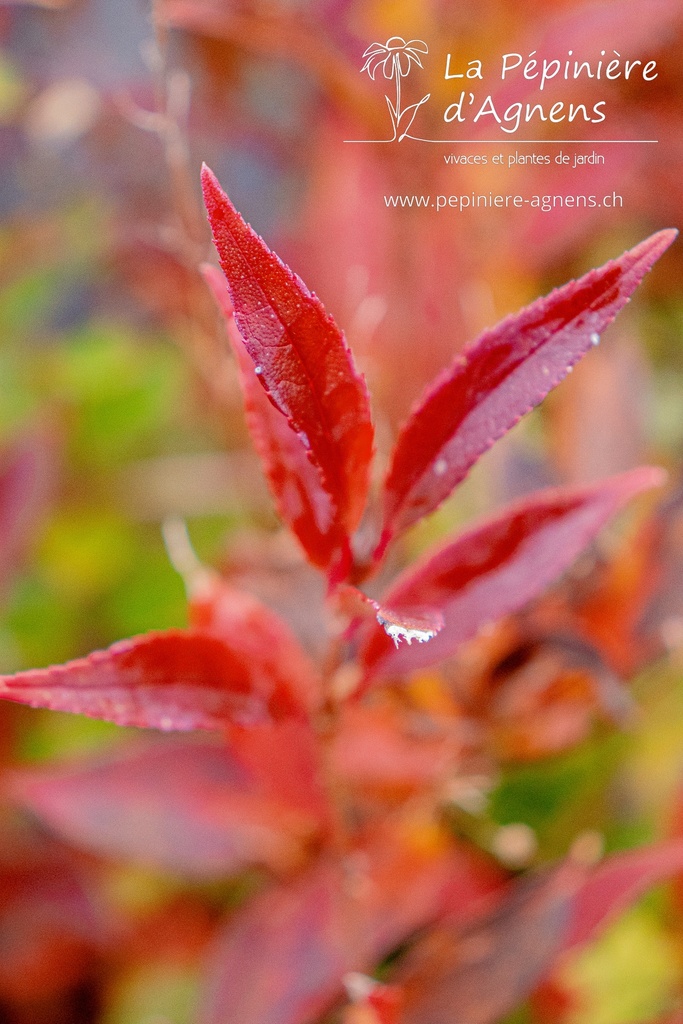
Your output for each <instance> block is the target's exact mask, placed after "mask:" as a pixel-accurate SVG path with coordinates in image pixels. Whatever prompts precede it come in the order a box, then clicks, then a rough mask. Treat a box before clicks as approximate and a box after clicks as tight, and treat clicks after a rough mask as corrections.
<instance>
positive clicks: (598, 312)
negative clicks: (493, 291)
mask: <svg viewBox="0 0 683 1024" xmlns="http://www.w3.org/2000/svg"><path fill="white" fill-rule="evenodd" d="M676 234H677V232H676V231H673V230H668V231H660V232H659V233H658V234H655V235H652V236H651V237H650V238H648V239H646V240H645V241H644V242H641V243H640V245H637V246H636V247H635V248H634V249H631V250H629V251H628V252H626V253H624V254H623V256H621V257H620V258H619V259H618V260H614V261H611V262H609V263H606V264H605V265H604V266H603V267H600V268H599V269H598V270H592V271H591V272H590V273H588V274H586V275H585V277H582V278H580V279H579V280H578V281H571V282H570V283H569V284H566V285H565V286H564V287H563V288H559V289H557V290H556V291H554V292H551V294H550V295H548V296H546V297H545V298H542V299H539V300H538V301H537V302H534V303H533V304H532V305H530V306H527V307H526V308H525V309H523V310H522V311H521V312H520V313H517V314H515V315H514V316H510V317H507V319H505V320H503V321H502V322H501V323H500V324H498V325H497V326H496V327H494V328H493V329H492V330H490V331H486V332H485V333H484V334H483V335H482V336H481V337H480V338H479V339H478V341H477V342H476V343H475V344H474V345H473V346H472V347H471V348H470V349H469V351H467V352H466V353H465V354H463V355H461V356H458V358H457V359H456V360H455V361H454V362H453V364H452V365H451V366H450V368H449V369H448V370H446V371H445V372H444V373H443V374H441V375H440V376H439V377H438V378H437V380H436V381H435V382H434V383H433V384H432V385H431V387H430V388H429V389H428V390H427V392H426V394H425V395H424V397H423V398H422V399H421V401H420V402H419V403H418V405H417V406H416V407H415V408H414V409H413V411H412V413H411V415H410V417H409V419H408V421H407V423H406V424H405V425H404V427H403V429H402V431H401V433H400V435H399V438H398V440H397V443H396V447H395V449H394V453H393V458H392V461H391V465H390V467H389V471H388V474H387V478H386V481H385V485H384V524H383V533H382V540H381V542H380V547H379V548H378V552H377V555H378V556H379V555H381V554H382V552H383V551H384V549H385V548H386V545H387V544H388V542H389V540H390V539H391V537H392V536H394V535H395V534H396V533H398V532H400V531H402V530H405V529H406V528H407V527H408V526H411V525H412V524H413V523H415V522H417V521H418V520H419V519H421V518H422V516H424V515H427V514H428V513H429V512H433V511H434V509H435V508H437V507H438V506H439V505H440V504H441V502H442V501H443V500H444V499H445V498H447V497H448V495H449V494H450V493H451V491H452V490H453V488H454V487H455V486H456V485H457V484H458V483H460V481H461V480H462V479H463V478H464V477H465V476H466V475H467V473H468V472H469V470H470V469H471V467H472V466H473V465H474V463H475V462H476V461H477V459H478V458H479V457H480V456H481V455H482V454H483V453H484V452H485V451H487V450H488V449H489V448H490V447H491V445H492V444H493V443H494V441H496V440H497V439H498V438H499V437H502V436H503V434H505V433H506V432H507V431H508V430H510V428H511V427H513V426H514V425H515V423H517V422H518V420H519V419H521V417H522V416H523V415H524V414H525V413H527V412H529V411H530V410H531V409H533V408H534V406H536V405H538V403H539V402H540V401H541V400H542V399H543V398H545V396H546V395H547V394H548V392H549V391H551V390H552V388H554V387H555V386H556V385H557V384H559V383H560V381H561V380H563V379H564V377H565V376H566V375H567V373H569V371H570V370H571V369H572V367H573V366H574V364H575V363H577V362H578V360H579V359H581V357H582V356H584V355H585V354H586V352H588V351H589V349H590V348H591V347H592V346H593V345H595V344H597V342H598V341H599V340H600V335H601V334H602V332H603V331H604V330H605V328H606V327H607V326H608V324H610V323H611V322H612V320H613V319H614V317H615V316H616V314H617V313H618V312H619V310H620V309H621V308H622V306H624V305H625V303H626V302H628V299H629V296H630V295H631V293H632V292H633V291H634V290H635V288H636V287H637V285H638V284H639V283H640V281H641V280H642V278H643V277H644V275H645V273H646V272H647V271H648V270H649V269H650V267H651V266H652V265H653V263H654V262H655V260H657V259H658V257H659V256H661V254H662V253H663V252H664V251H665V249H667V248H668V246H669V245H671V243H672V242H673V240H674V238H675V237H676Z"/></svg>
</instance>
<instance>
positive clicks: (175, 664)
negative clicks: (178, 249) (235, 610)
mask: <svg viewBox="0 0 683 1024" xmlns="http://www.w3.org/2000/svg"><path fill="white" fill-rule="evenodd" d="M0 697H1V698H4V699H6V700H12V701H16V702H18V703H19V704H28V705H29V706H30V707H43V708H51V709H52V710H53V711H72V712H75V713H76V714H80V715H88V716H89V717H91V718H102V719H104V720H105V721H107V722H115V723H116V724H117V725H136V726H142V727H145V728H151V729H163V730H164V731H179V732H184V731H187V730H190V729H217V730H221V729H224V728H225V727H226V726H227V725H229V724H231V723H233V722H237V723H245V724H246V723H255V722H259V721H267V720H270V719H275V720H278V719H282V718H288V717H297V716H298V717H303V716H304V715H305V710H304V709H303V708H302V707H301V704H300V701H299V699H298V695H297V694H295V693H294V692H293V691H292V688H291V686H290V685H289V680H288V679H287V678H286V676H282V675H279V676H278V675H276V676H273V675H272V674H271V665H270V663H269V661H268V658H267V657H266V658H265V659H264V661H263V662H261V661H259V660H256V659H254V658H251V657H248V656H247V655H245V653H244V652H243V651H242V650H240V648H239V647H238V646H235V647H231V646H230V645H229V644H227V643H226V642H224V641H222V640H219V639H218V638H217V637H215V636H211V635H210V634H207V633H200V632H196V631H183V630H169V631H168V632H166V633H146V634H144V635H143V636H138V637H133V638H132V639H130V640H121V641H119V642H118V643H115V644H114V645H113V646H112V647H109V648H107V649H106V650H104V651H95V652H94V653H93V654H90V655H89V656H88V657H87V658H79V659H78V660H76V661H70V662H67V663H66V664H65V665H52V666H50V667H49V668H44V669H32V670H29V671H27V672H19V673H17V674H16V675H13V676H0Z"/></svg>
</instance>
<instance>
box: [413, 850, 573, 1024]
mask: <svg viewBox="0 0 683 1024" xmlns="http://www.w3.org/2000/svg"><path fill="white" fill-rule="evenodd" d="M583 876H584V871H583V869H582V868H580V867H579V866H578V865H575V864H573V863H572V862H571V861H569V862H567V863H566V864H564V865H562V866H560V867H559V868H557V869H555V870H553V871H551V872H548V873H545V874H542V875H539V876H537V877H535V878H524V879H522V880H521V881H517V882H514V883H512V884H511V885H510V887H509V889H508V891H507V892H506V893H505V895H504V896H503V897H502V898H501V899H500V900H499V902H498V905H497V906H496V907H495V908H494V909H493V911H492V912H490V914H489V915H488V916H486V917H484V918H483V919H480V920H477V921H475V922H473V923H472V924H470V925H469V926H468V927H465V928H463V927H462V926H461V925H460V926H459V925H450V924H449V925H445V924H444V925H441V926H438V927H437V928H435V929H434V930H433V931H431V932H430V933H428V934H427V935H426V936H425V937H424V938H423V939H420V940H418V942H417V943H416V944H415V946H414V947H413V949H412V950H411V952H410V953H409V954H408V957H407V959H406V962H405V964H404V965H403V966H402V967H401V969H400V970H399V972H398V976H397V980H398V982H399V983H400V985H401V988H402V992H403V1000H404V1002H403V1012H402V1015H401V1024H451V1022H453V1021H456V1020H457V1021H467V1024H493V1022H494V1021H497V1020H499V1018H501V1017H502V1016H503V1015H504V1014H505V1013H506V1012H508V1011H509V1010H511V1009H512V1008H513V1007H514V1006H516V1005H517V1004H518V1003H519V1002H521V1001H522V1000H523V999H524V998H525V997H526V996H527V995H529V993H530V992H531V991H532V989H533V988H534V986H535V985H536V984H537V982H538V981H539V980H540V979H541V977H542V976H543V974H544V972H545V971H546V969H547V967H548V966H549V964H550V963H551V962H552V960H553V958H554V956H555V955H556V954H557V952H558V950H559V948H560V945H561V942H562V938H563V936H564V933H565V930H566V927H567V921H568V919H569V915H570V910H571V902H572V899H573V898H574V895H575V893H576V891H577V889H578V887H579V885H580V884H581V880H582V878H583Z"/></svg>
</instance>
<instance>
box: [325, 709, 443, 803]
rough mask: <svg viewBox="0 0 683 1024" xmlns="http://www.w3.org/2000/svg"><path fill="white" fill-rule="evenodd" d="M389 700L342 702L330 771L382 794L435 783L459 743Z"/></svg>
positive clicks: (352, 782) (413, 789)
mask: <svg viewBox="0 0 683 1024" xmlns="http://www.w3.org/2000/svg"><path fill="white" fill-rule="evenodd" d="M429 725H430V726H431V728H429V727H425V719H424V718H423V717H422V716H419V715H413V716H411V715H409V714H405V713H402V711H401V710H400V709H399V708H397V707H393V706H392V705H390V704H380V705H378V706H367V705H365V704H351V705H347V706H346V707H345V708H344V709H343V712H342V715H341V719H340V723H339V728H338V730H337V732H336V735H335V737H334V741H333V743H332V746H331V749H330V757H331V763H332V765H333V767H334V769H335V773H336V774H337V775H338V776H339V777H340V778H341V779H343V780H344V781H345V782H349V783H350V784H351V785H352V786H353V787H354V788H362V789H365V790H370V791H371V792H379V793H380V794H381V795H383V796H386V795H389V796H390V795H392V794H395V795H397V796H399V797H401V796H403V797H405V796H406V795H407V794H409V793H411V792H414V791H416V790H420V789H423V788H424V787H428V786H434V785H438V784H439V782H441V783H443V781H444V780H445V779H447V778H449V777H450V776H451V775H452V773H453V770H454V764H455V763H456V756H457V753H458V750H459V748H458V745H457V744H456V742H455V741H454V739H453V737H452V735H450V734H449V733H448V731H447V730H444V732H443V733H442V732H440V731H439V729H438V726H437V725H436V724H435V723H434V722H433V720H429Z"/></svg>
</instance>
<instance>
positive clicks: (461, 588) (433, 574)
mask: <svg viewBox="0 0 683 1024" xmlns="http://www.w3.org/2000/svg"><path fill="white" fill-rule="evenodd" d="M662 482H663V474H662V472H661V470H657V469H653V468H647V467H642V468H640V469H635V470H632V471H631V472H629V473H623V474H621V475H619V476H616V477H612V478H611V479H609V480H606V481H603V482H602V483H600V484H597V485H593V486H591V487H583V488H572V489H565V490H551V491H544V492H541V493H539V494H535V495H533V496H532V497H531V498H528V499H527V500H525V501H523V502H521V503H519V504H517V505H514V506H512V507H511V508H508V509H506V510H505V511H504V512H503V513H502V514H500V515H498V516H497V517H496V518H495V519H491V520H489V521H488V522H485V523H484V524H483V525H481V526H478V527H475V528H474V529H472V530H470V531H468V532H467V533H465V534H462V535H461V536H460V537H458V539H457V540H455V541H453V542H452V543H450V544H447V545H445V546H444V547H443V548H441V549H440V550H438V551H437V552H436V553H435V554H429V555H427V557H426V558H425V559H424V560H423V561H422V562H420V563H418V564H417V565H416V566H413V567H411V568H409V569H407V570H406V571H405V572H404V573H403V574H402V575H401V576H400V577H399V579H398V580H397V581H396V583H395V584H394V585H393V586H392V587H391V588H390V590H389V592H388V593H387V594H386V595H385V597H384V598H383V603H385V604H386V605H388V606H390V607H392V608H397V609H399V610H400V609H401V608H414V607H416V606H417V607H419V606H420V605H426V606H427V607H430V608H437V609H439V610H440V611H441V612H442V613H443V616H444V620H445V625H444V628H443V629H442V630H441V632H440V633H439V634H438V636H436V637H435V638H434V639H433V640H431V641H430V642H429V643H428V644H420V645H419V646H417V647H407V646H406V645H403V646H402V647H399V648H394V647H393V646H392V645H391V641H390V640H389V639H388V637H386V636H384V635H383V634H382V633H380V632H379V631H378V630H374V631H373V633H372V634H371V635H370V636H369V638H368V639H367V641H366V643H365V645H364V648H363V649H362V651H361V662H362V664H363V666H364V668H365V672H366V677H367V678H370V677H374V676H376V675H378V674H379V673H380V672H381V673H382V674H384V675H386V674H389V673H397V672H401V671H410V670H411V669H415V668H419V667H422V666H424V665H429V664H434V663H435V662H437V661H439V660H440V659H442V658H446V657H448V656H449V655H451V654H453V653H454V651H455V650H457V648H458V647H459V645H460V644H461V643H463V641H465V640H467V639H469V638H470V637H472V636H474V635H475V634H476V633H477V632H478V630H479V629H480V628H481V627H482V626H485V625H486V624H488V623H491V622H494V621H495V620H496V619H499V618H502V617H503V616H504V615H508V614H510V613H511V612H513V611H517V610H518V609H519V608H522V607H523V606H524V605H525V604H526V603H527V602H528V601H530V600H531V599H532V598H533V597H536V596H537V595H538V594H539V593H540V592H541V591H542V590H543V589H544V588H545V587H546V586H547V585H548V584H549V583H550V582H551V581H552V580H553V579H555V578H556V577H557V576H559V575H560V573H562V572H563V571H564V570H565V569H566V568H567V567H568V566H569V565H570V564H571V563H572V562H573V561H574V559H575V558H576V557H577V555H578V554H579V553H580V552H581V551H582V549H583V548H584V547H585V546H586V545H587V544H588V543H589V542H590V541H591V540H592V539H593V538H594V537H595V535H596V534H597V533H598V531H599V530H600V529H601V528H602V527H603V526H604V525H605V523H606V522H607V520H608V519H609V518H610V517H611V516H612V515H614V513H615V512H616V511H617V510H618V509H619V508H621V507H622V506H623V505H625V504H626V502H627V501H629V499H630V498H632V497H633V496H634V495H636V494H638V493H640V492H641V491H644V490H647V489H648V488H651V487H655V486H657V485H659V484H661V483H662Z"/></svg>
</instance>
